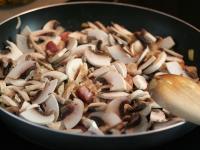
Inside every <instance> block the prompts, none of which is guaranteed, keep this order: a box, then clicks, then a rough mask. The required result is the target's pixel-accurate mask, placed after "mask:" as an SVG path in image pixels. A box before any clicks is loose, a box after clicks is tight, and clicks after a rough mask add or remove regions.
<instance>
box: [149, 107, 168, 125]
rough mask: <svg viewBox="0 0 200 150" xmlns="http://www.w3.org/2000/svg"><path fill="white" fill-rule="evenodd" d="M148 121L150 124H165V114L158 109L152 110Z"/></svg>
mask: <svg viewBox="0 0 200 150" xmlns="http://www.w3.org/2000/svg"><path fill="white" fill-rule="evenodd" d="M150 121H152V122H166V121H167V119H166V117H165V113H164V112H163V111H161V110H160V109H153V110H152V111H151V114H150Z"/></svg>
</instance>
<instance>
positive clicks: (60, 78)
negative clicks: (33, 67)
mask: <svg viewBox="0 0 200 150" xmlns="http://www.w3.org/2000/svg"><path fill="white" fill-rule="evenodd" d="M45 77H47V78H48V77H51V78H53V79H58V82H59V83H61V82H62V81H64V80H66V79H67V75H66V74H64V73H62V72H59V71H49V72H46V73H44V74H42V78H45Z"/></svg>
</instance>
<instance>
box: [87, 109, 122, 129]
mask: <svg viewBox="0 0 200 150" xmlns="http://www.w3.org/2000/svg"><path fill="white" fill-rule="evenodd" d="M89 118H99V119H101V120H102V121H104V122H105V124H107V125H109V126H114V125H117V124H118V123H120V122H121V119H120V118H119V117H118V115H116V114H115V113H112V112H102V111H99V112H93V113H90V115H89Z"/></svg>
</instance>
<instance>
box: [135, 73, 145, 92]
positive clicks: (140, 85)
mask: <svg viewBox="0 0 200 150" xmlns="http://www.w3.org/2000/svg"><path fill="white" fill-rule="evenodd" d="M133 83H134V85H135V86H136V87H137V89H140V90H145V89H146V88H147V81H146V79H145V78H144V77H143V76H141V75H136V76H134V77H133Z"/></svg>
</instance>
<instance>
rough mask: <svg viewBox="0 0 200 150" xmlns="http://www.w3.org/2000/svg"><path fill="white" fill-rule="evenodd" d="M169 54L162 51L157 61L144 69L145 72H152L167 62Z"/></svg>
mask: <svg viewBox="0 0 200 150" xmlns="http://www.w3.org/2000/svg"><path fill="white" fill-rule="evenodd" d="M166 58H167V55H166V53H165V52H162V53H160V55H159V56H158V58H157V59H156V61H154V63H153V64H152V65H150V66H149V67H148V68H147V69H145V70H144V74H151V73H153V72H155V71H157V70H158V69H159V68H160V67H161V66H162V65H163V64H164V62H165V60H166Z"/></svg>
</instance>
